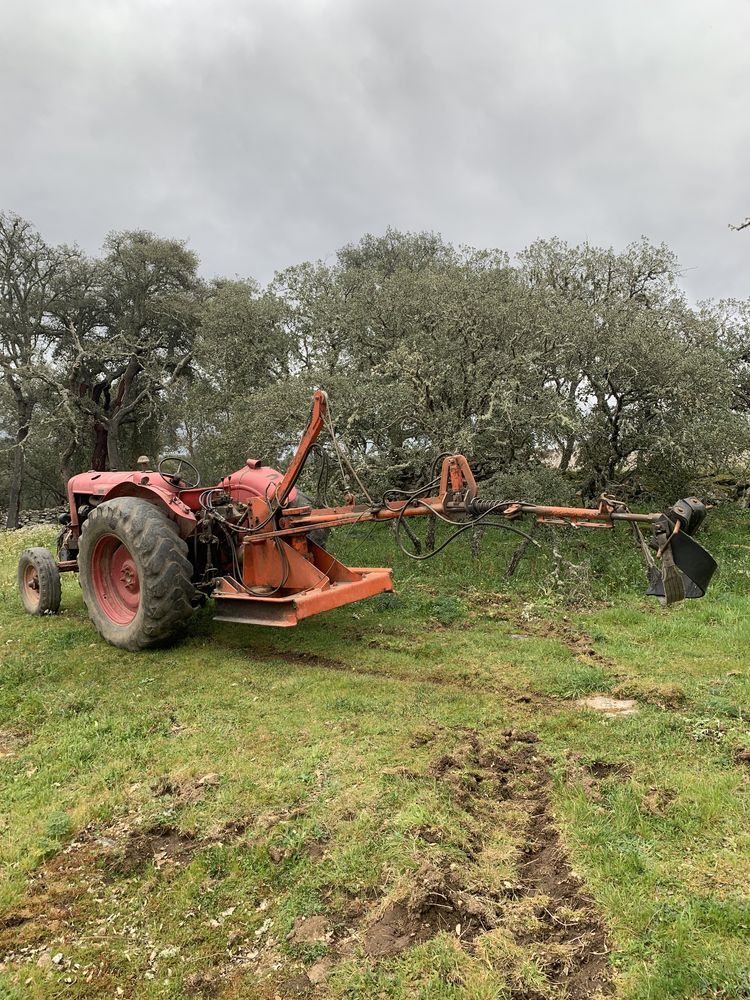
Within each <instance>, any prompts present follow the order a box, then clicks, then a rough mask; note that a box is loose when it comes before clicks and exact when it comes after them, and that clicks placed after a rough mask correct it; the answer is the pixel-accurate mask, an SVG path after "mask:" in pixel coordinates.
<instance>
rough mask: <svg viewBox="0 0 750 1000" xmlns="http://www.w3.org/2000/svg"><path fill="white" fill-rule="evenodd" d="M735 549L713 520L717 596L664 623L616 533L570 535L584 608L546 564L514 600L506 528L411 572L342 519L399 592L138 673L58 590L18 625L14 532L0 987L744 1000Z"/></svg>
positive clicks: (220, 639)
mask: <svg viewBox="0 0 750 1000" xmlns="http://www.w3.org/2000/svg"><path fill="white" fill-rule="evenodd" d="M749 534H750V515H749V514H747V512H744V511H738V510H729V509H727V510H724V511H721V512H716V513H715V514H714V516H713V518H712V521H711V524H710V525H709V528H708V533H707V534H706V535H705V539H704V544H706V545H707V547H709V548H711V550H712V551H713V552H714V554H715V555H716V556H717V557H718V558H719V560H720V564H721V571H720V574H719V576H718V578H717V580H716V581H715V583H714V585H713V588H712V590H711V593H710V595H709V596H708V597H707V598H706V599H704V600H703V601H701V602H688V603H686V604H685V605H683V606H679V607H676V608H673V609H669V610H663V609H661V608H659V607H658V606H654V605H653V604H651V603H648V602H647V601H646V599H644V598H642V597H641V596H640V577H639V564H638V556H637V554H636V553H635V552H634V551H632V550H630V549H629V548H628V547H627V546H626V545H625V538H624V535H623V534H619V533H618V534H617V535H615V533H612V535H610V534H609V533H608V534H606V535H603V534H600V533H596V535H594V536H593V537H592V536H586V537H584V536H583V534H582V533H580V532H579V533H575V534H572V535H569V536H565V542H564V544H565V553H566V555H567V557H568V558H569V559H570V561H571V563H573V564H580V563H582V562H584V561H585V560H588V561H589V562H590V563H591V565H592V567H593V571H594V573H593V583H592V584H591V587H592V588H593V589H591V590H590V592H589V593H588V599H587V600H586V602H585V603H578V604H572V603H570V602H569V601H567V600H566V599H565V594H564V590H563V588H564V587H565V586H566V585H567V586H568V587H570V588H572V589H574V590H576V592H578V591H580V588H581V586H582V584H581V580H580V577H579V576H577V575H575V574H574V573H573V571H570V575H569V576H568V578H567V580H566V579H563V580H562V581H560V579H559V576H556V575H555V573H554V572H553V567H552V565H551V564H550V562H549V560H548V557H547V556H546V555H545V554H544V553H537V552H536V551H535V552H534V553H533V554H532V555H531V556H529V558H528V560H527V561H526V562H525V563H524V564H522V569H521V571H520V572H519V574H518V577H517V578H515V579H514V580H513V581H508V580H507V579H506V578H505V576H504V568H505V566H506V565H507V561H508V557H509V555H510V552H511V551H512V548H513V544H514V543H513V541H512V540H510V539H506V538H505V537H501V538H500V539H490V538H488V539H487V540H486V542H485V545H484V548H483V552H482V555H481V557H480V558H479V559H478V560H472V559H471V558H470V557H469V555H468V552H467V548H466V547H465V546H463V544H459V545H456V546H454V547H452V548H450V549H448V550H447V551H446V552H445V553H443V554H442V555H441V556H438V557H437V558H436V559H435V560H434V561H431V562H428V563H424V564H421V563H420V564H414V563H411V562H409V561H407V560H406V559H404V557H402V556H400V555H398V554H397V553H395V552H394V551H392V548H391V546H390V544H389V536H388V534H387V529H383V531H382V532H381V533H380V535H378V536H375V535H370V534H368V533H367V532H365V531H361V532H360V533H359V534H357V533H356V532H352V533H350V534H349V535H348V536H345V537H343V538H340V539H338V540H337V542H336V544H337V546H338V547H339V549H340V550H341V551H343V553H344V555H345V556H346V557H347V558H348V559H349V560H350V561H351V562H352V563H354V564H359V565H366V564H368V563H371V564H373V565H383V564H385V565H387V564H389V563H391V564H392V565H394V568H395V579H396V581H397V587H398V591H399V593H398V595H397V596H391V595H384V596H382V597H380V598H376V599H373V600H371V601H369V602H365V603H363V604H360V605H357V606H354V607H350V608H345V609H341V610H339V611H337V612H333V613H331V614H329V615H327V616H325V617H321V618H318V619H312V620H310V621H309V622H307V623H305V624H303V625H301V626H300V627H298V628H297V629H290V630H278V631H273V630H270V629H262V628H255V627H242V626H229V625H219V624H216V623H213V622H212V621H211V618H210V609H206V610H205V611H203V612H201V613H200V614H198V615H197V616H196V617H195V619H194V621H193V623H192V625H191V629H190V633H189V635H188V637H187V638H186V639H185V640H184V641H183V642H181V643H180V644H179V645H176V646H174V647H172V648H171V649H168V650H164V651H158V652H149V653H145V654H139V655H134V654H129V653H125V652H123V651H119V650H115V649H113V648H111V647H109V646H107V645H106V644H104V643H103V642H102V641H101V640H100V639H99V637H98V635H97V634H96V633H95V631H94V630H93V627H92V626H91V625H90V623H89V621H88V618H87V616H86V613H85V609H84V607H83V604H82V601H81V597H80V593H79V590H78V586H77V582H76V580H75V579H74V578H72V577H66V578H65V579H64V586H63V610H62V613H61V614H60V615H58V616H54V617H45V618H42V619H34V618H31V617H28V616H25V615H23V614H22V613H21V610H20V606H19V604H18V601H17V599H16V595H15V580H14V573H15V563H16V559H17V557H18V553H19V552H20V550H21V549H22V548H23V547H25V546H27V545H30V544H47V543H50V541H51V533H50V532H49V531H48V530H46V529H43V528H41V529H25V530H23V531H21V532H18V533H16V534H13V535H6V536H3V537H2V539H0V650H1V651H2V652H0V659H1V661H2V667H1V671H0V788H1V792H0V800H1V801H2V815H0V863H1V864H2V884H1V885H0V959H3V958H4V961H2V964H0V997H2V998H8V1000H11V998H13V1000H15V998H22V997H23V998H26V997H31V998H34V997H44V998H46V997H108V998H109V997H116V996H123V997H139V998H140V997H143V998H183V997H192V996H198V997H200V996H206V997H208V996H211V997H221V998H227V1000H229V998H231V1000H234V998H242V997H248V998H249V997H269V998H273V997H276V996H278V997H282V998H285V997H287V996H293V995H298V994H299V993H300V992H301V991H303V989H304V988H306V981H305V980H303V979H302V978H301V974H302V973H303V972H304V970H305V969H308V970H310V969H311V968H315V969H317V970H318V971H319V974H320V975H321V976H324V978H322V980H321V982H320V983H319V984H318V985H317V986H315V987H314V990H315V995H316V996H326V997H332V998H345V997H346V998H349V997H384V998H400V997H420V998H422V997H423V998H438V1000H440V998H451V1000H453V998H480V1000H481V998H487V1000H489V998H493V1000H495V998H504V997H507V998H512V997H542V998H543V997H564V996H566V994H567V995H570V996H571V997H578V996H580V997H583V996H594V995H595V988H596V986H597V985H600V986H601V985H602V984H605V983H606V982H607V979H608V978H611V981H612V983H614V986H615V987H616V990H617V995H618V996H621V997H627V998H631V1000H647V998H648V1000H657V998H659V1000H660V998H668V997H683V998H686V1000H687V998H695V997H714V998H734V997H750V945H749V944H748V941H750V936H749V934H748V931H749V930H750V902H749V901H748V896H747V886H748V885H750V816H749V815H748V804H749V803H750V796H749V795H748V774H749V772H748V770H747V767H748V765H746V764H745V765H743V764H742V763H737V762H736V759H735V754H736V751H737V750H738V749H741V748H743V747H747V746H750V732H749V731H748V724H747V721H746V718H747V713H748V711H749V710H750V671H749V670H748V667H747V658H746V651H747V650H748V649H749V648H750V561H749V560H748V558H747V547H746V546H747V544H748V535H749ZM560 537H561V539H562V537H563V536H560ZM592 693H610V694H614V695H615V696H622V697H626V696H627V697H634V698H635V699H636V700H637V702H638V705H639V711H638V713H637V714H635V715H632V716H627V717H623V718H615V719H612V718H608V717H605V716H602V715H601V714H598V713H595V712H592V711H586V710H581V709H580V708H579V707H578V706H577V705H576V700H577V699H579V698H581V697H584V696H586V695H587V694H592ZM509 732H510V733H511V734H512V735H510V736H508V733H509ZM528 733H530V734H533V736H535V737H536V739H537V740H538V742H536V743H531V742H529V743H524V742H523V740H524V738H525V737H524V736H523V734H528ZM518 734H521V737H520V738H519V736H518ZM533 736H532V737H531V738H533ZM503 762H504V763H503ZM607 764H609V765H611V767H610V768H607V767H606V765H607ZM503 768H505V770H503ZM540 815H541V816H542V819H543V823H542V825H541V826H540V825H539V816H540ZM550 838H552V839H550ZM545 845H546V847H547V848H548V849H545ZM568 869H570V872H571V874H570V877H569V878H568V876H567V875H566V872H567V871H568ZM439 899H443V900H445V902H444V903H443V904H440V905H442V906H443V907H444V910H441V909H440V905H438V906H435V901H436V900H439ZM450 906H452V907H453V909H448V908H447V907H450ZM399 907H400V908H399ZM443 912H444V913H445V919H444V920H441V918H440V915H441V913H443ZM398 914H400V915H401V916H400V917H399V919H400V924H399V925H398V927H397V926H396V924H397V923H398V921H396V920H395V915H398ZM550 914H551V915H552V917H553V918H554V920H553V921H552V922H550V917H549V915H550ZM316 915H317V916H320V917H323V918H324V924H325V933H324V934H322V935H318V937H319V938H320V937H322V939H313V940H305V934H304V926H305V924H304V920H302V918H309V917H312V916H316ZM461 921H463V929H460V930H459V931H458V933H457V932H456V923H458V924H460V922H461ZM430 922H431V923H430ZM454 922H456V923H454ZM424 924H429V927H428V928H427V929H425V927H424ZM308 926H310V927H311V926H313V925H312V924H310V925H308ZM394 927H395V928H396V929H395V930H394V929H393V928H394ZM570 927H572V928H574V929H575V928H576V927H577V928H578V929H579V930H580V933H578V932H577V931H576V932H575V933H574V932H573V931H570V932H569V931H568V930H564V931H561V930H560V928H564V929H565V928H570ZM389 928H390V930H389ZM415 928H416V929H415ZM420 928H421V930H420ZM435 931H438V933H435ZM398 932H404V933H413V934H414V937H413V938H412V939H410V940H411V941H412V943H411V945H410V946H408V947H405V948H401V947H400V946H394V941H393V937H394V935H397V933H398ZM389 933H390V935H391V936H390V938H389V937H388V934H389ZM602 935H604V937H602ZM423 938H424V939H423ZM605 938H606V942H607V943H606V946H605V947H604V948H603V947H602V941H603V940H605ZM384 942H385V943H384ZM378 949H379V950H378ZM604 950H608V954H607V955H606V956H605V957H604V958H603V959H602V961H603V962H604V963H606V964H607V965H608V968H609V970H610V971H609V972H607V971H606V970H605V971H604V972H601V970H599V971H598V972H597V968H596V962H597V961H599V960H600V959H599V958H597V957H596V956H597V955H598V954H599V952H601V951H604ZM368 951H369V954H368V953H367V952H368ZM55 959H57V961H55ZM326 960H327V961H326ZM321 962H323V965H322V966H321V965H320V963H321ZM565 970H569V973H570V974H569V975H567V976H566V975H565V974H564V973H565ZM587 976H589V977H590V978H589V979H588V980H587V978H586V977H587ZM597 977H598V978H597ZM307 983H308V984H309V981H307ZM566 983H567V985H566ZM587 984H588V985H587Z"/></svg>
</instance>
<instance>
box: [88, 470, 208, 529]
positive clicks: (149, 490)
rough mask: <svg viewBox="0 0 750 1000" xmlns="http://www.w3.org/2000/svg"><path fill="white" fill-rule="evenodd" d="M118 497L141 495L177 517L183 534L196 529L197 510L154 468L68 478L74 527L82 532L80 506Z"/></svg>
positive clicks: (176, 519) (176, 521)
mask: <svg viewBox="0 0 750 1000" xmlns="http://www.w3.org/2000/svg"><path fill="white" fill-rule="evenodd" d="M116 497H141V498H142V499H143V500H148V501H149V503H153V504H155V505H156V506H157V507H160V508H161V509H162V510H163V511H164V513H165V514H166V515H167V517H168V518H169V519H170V520H171V521H174V522H175V524H176V525H177V528H178V530H179V532H180V535H181V536H182V537H183V538H188V537H189V536H190V535H192V533H193V532H194V530H195V524H196V519H195V514H194V513H193V511H192V510H191V509H190V507H188V506H187V504H186V503H184V502H183V501H182V499H181V498H180V490H178V489H177V487H176V486H172V485H171V484H170V483H168V482H166V481H165V480H164V479H163V478H162V477H161V476H160V475H158V474H157V473H153V472H145V473H144V472H101V473H98V472H83V473H80V474H79V475H77V476H73V477H72V479H70V481H69V482H68V500H69V503H70V517H71V522H70V523H71V527H72V529H73V531H74V532H75V534H76V536H77V535H79V534H80V530H81V528H80V524H79V520H78V506H79V505H80V504H81V503H87V502H91V501H92V500H93V501H94V502H95V503H102V502H103V501H104V500H114V499H115V498H116Z"/></svg>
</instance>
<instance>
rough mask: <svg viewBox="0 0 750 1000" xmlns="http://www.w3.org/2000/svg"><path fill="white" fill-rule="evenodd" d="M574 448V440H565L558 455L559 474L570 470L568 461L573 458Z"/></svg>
mask: <svg viewBox="0 0 750 1000" xmlns="http://www.w3.org/2000/svg"><path fill="white" fill-rule="evenodd" d="M575 446H576V439H575V438H574V437H569V438H567V439H566V441H565V444H564V445H563V448H562V452H561V454H560V472H567V471H568V469H569V468H570V460H571V459H572V458H573V452H574V450H575Z"/></svg>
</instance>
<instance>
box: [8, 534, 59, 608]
mask: <svg viewBox="0 0 750 1000" xmlns="http://www.w3.org/2000/svg"><path fill="white" fill-rule="evenodd" d="M18 592H19V594H20V595H21V602H22V604H23V606H24V608H25V610H26V611H28V613H29V614H30V615H43V614H47V613H49V614H54V613H55V612H56V611H59V609H60V571H59V570H58V568H57V563H56V562H55V560H54V557H53V555H52V553H51V552H50V550H49V549H44V548H33V549H24V550H23V552H22V553H21V558H20V559H19V560H18Z"/></svg>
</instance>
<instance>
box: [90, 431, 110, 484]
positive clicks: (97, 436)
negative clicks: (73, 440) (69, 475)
mask: <svg viewBox="0 0 750 1000" xmlns="http://www.w3.org/2000/svg"><path fill="white" fill-rule="evenodd" d="M107 438H108V434H107V428H106V427H105V426H104V424H103V423H102V422H101V420H97V421H96V422H95V423H94V453H93V455H92V456H91V468H92V469H93V470H94V472H104V470H105V469H106V468H107V444H108V441H107Z"/></svg>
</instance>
